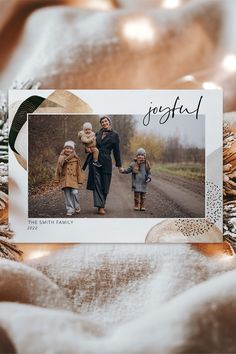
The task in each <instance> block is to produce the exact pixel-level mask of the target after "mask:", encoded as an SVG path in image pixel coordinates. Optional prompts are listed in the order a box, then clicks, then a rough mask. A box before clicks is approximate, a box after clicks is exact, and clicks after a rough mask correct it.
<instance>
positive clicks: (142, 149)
mask: <svg viewBox="0 0 236 354" xmlns="http://www.w3.org/2000/svg"><path fill="white" fill-rule="evenodd" d="M138 155H143V156H144V157H146V151H145V149H144V148H139V149H138V150H137V152H136V156H138Z"/></svg>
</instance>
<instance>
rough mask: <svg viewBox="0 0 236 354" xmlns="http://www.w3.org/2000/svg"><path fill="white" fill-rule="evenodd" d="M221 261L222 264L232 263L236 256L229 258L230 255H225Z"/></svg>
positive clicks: (221, 257)
mask: <svg viewBox="0 0 236 354" xmlns="http://www.w3.org/2000/svg"><path fill="white" fill-rule="evenodd" d="M220 260H221V261H222V262H231V261H232V260H235V255H232V256H229V255H226V254H223V255H222V256H220Z"/></svg>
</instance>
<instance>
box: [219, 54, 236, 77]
mask: <svg viewBox="0 0 236 354" xmlns="http://www.w3.org/2000/svg"><path fill="white" fill-rule="evenodd" d="M222 66H223V68H224V69H225V70H226V71H228V72H229V73H234V72H236V55H226V57H225V58H224V60H223V62H222Z"/></svg>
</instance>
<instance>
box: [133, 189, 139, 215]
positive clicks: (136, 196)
mask: <svg viewBox="0 0 236 354" xmlns="http://www.w3.org/2000/svg"><path fill="white" fill-rule="evenodd" d="M139 208H140V205H139V193H138V192H134V210H136V211H137V210H139Z"/></svg>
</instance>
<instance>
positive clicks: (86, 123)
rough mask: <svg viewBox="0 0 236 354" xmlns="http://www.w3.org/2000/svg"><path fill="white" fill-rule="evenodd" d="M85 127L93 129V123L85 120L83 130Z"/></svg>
mask: <svg viewBox="0 0 236 354" xmlns="http://www.w3.org/2000/svg"><path fill="white" fill-rule="evenodd" d="M85 129H91V130H92V124H91V123H89V122H85V123H84V124H83V130H85Z"/></svg>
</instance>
